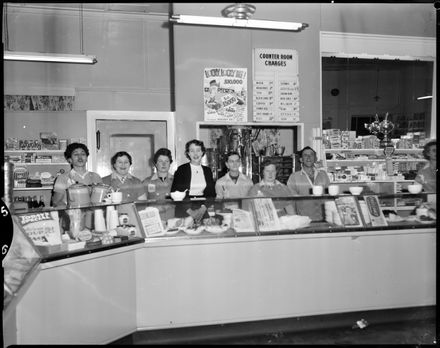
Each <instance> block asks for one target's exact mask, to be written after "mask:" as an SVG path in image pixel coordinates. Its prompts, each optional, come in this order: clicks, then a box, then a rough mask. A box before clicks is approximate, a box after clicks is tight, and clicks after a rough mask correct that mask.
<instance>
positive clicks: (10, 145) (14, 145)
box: [5, 138, 20, 150]
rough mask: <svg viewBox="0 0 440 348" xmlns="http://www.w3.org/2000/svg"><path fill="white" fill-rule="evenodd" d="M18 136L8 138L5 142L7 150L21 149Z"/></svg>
mask: <svg viewBox="0 0 440 348" xmlns="http://www.w3.org/2000/svg"><path fill="white" fill-rule="evenodd" d="M19 149H20V146H19V142H18V138H8V139H6V142H5V150H19Z"/></svg>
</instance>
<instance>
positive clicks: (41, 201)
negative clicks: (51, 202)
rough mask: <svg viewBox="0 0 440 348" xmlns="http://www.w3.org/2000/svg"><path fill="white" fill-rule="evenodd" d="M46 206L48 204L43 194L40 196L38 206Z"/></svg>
mask: <svg viewBox="0 0 440 348" xmlns="http://www.w3.org/2000/svg"><path fill="white" fill-rule="evenodd" d="M45 206H46V204H45V203H44V196H43V195H41V196H40V200H39V201H38V207H39V208H43V207H45Z"/></svg>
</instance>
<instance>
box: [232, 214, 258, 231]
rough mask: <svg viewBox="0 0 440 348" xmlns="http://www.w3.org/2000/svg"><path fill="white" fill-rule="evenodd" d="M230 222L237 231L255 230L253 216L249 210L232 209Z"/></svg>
mask: <svg viewBox="0 0 440 348" xmlns="http://www.w3.org/2000/svg"><path fill="white" fill-rule="evenodd" d="M232 224H233V227H234V230H235V231H236V232H237V233H239V232H255V226H254V217H253V216H252V213H251V212H250V211H247V210H243V209H232Z"/></svg>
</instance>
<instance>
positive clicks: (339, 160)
mask: <svg viewBox="0 0 440 348" xmlns="http://www.w3.org/2000/svg"><path fill="white" fill-rule="evenodd" d="M385 161H386V159H385V158H376V159H336V160H326V162H327V164H336V163H373V162H385ZM392 161H393V162H427V160H426V159H424V158H408V159H406V158H395V159H392Z"/></svg>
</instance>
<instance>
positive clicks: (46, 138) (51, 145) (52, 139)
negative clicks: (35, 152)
mask: <svg viewBox="0 0 440 348" xmlns="http://www.w3.org/2000/svg"><path fill="white" fill-rule="evenodd" d="M40 138H41V148H42V149H45V150H58V149H59V144H58V135H57V134H56V133H55V132H41V133H40Z"/></svg>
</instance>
